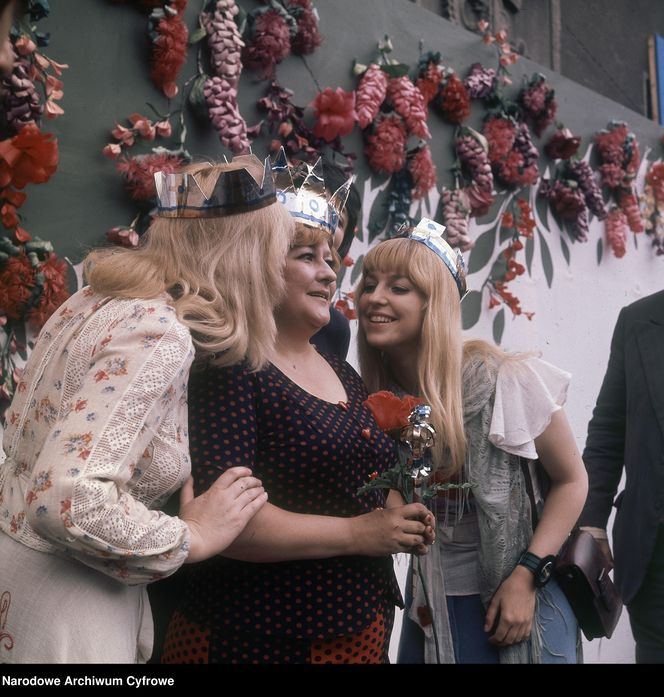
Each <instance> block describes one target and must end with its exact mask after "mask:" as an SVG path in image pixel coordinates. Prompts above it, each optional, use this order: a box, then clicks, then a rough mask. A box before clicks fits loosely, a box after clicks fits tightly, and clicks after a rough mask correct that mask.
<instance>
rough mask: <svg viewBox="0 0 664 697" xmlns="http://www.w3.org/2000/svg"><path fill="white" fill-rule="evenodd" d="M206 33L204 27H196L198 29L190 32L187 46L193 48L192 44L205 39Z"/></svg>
mask: <svg viewBox="0 0 664 697" xmlns="http://www.w3.org/2000/svg"><path fill="white" fill-rule="evenodd" d="M206 34H207V32H206V31H205V27H198V29H194V31H192V32H191V34H190V35H189V45H190V46H193V45H194V44H197V43H198V42H199V41H201V40H202V39H204V38H205V36H206Z"/></svg>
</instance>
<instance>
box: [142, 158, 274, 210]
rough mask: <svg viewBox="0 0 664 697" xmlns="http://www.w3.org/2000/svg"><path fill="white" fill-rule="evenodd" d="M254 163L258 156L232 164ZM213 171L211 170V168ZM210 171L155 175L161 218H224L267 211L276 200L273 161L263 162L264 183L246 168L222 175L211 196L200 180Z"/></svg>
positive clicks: (222, 173)
mask: <svg viewBox="0 0 664 697" xmlns="http://www.w3.org/2000/svg"><path fill="white" fill-rule="evenodd" d="M249 162H254V163H257V164H261V161H260V160H259V159H258V158H257V157H256V156H255V155H239V156H238V157H234V158H233V160H232V163H233V164H240V165H242V164H243V163H249ZM210 169H211V168H210ZM208 171H209V170H207V169H205V168H203V169H201V170H198V171H197V172H195V173H193V174H191V173H169V172H155V175H154V182H155V186H156V187H157V197H158V205H157V212H158V215H160V216H161V217H164V218H221V217H224V216H227V215H234V214H235V213H246V212H247V211H251V210H256V209H258V208H264V207H265V206H269V205H270V204H271V203H274V202H275V201H276V187H275V181H274V175H273V174H272V168H271V166H270V158H269V157H266V158H265V162H264V163H263V181H262V182H261V183H260V184H259V183H258V182H257V181H256V180H255V179H254V178H253V177H252V176H251V174H249V172H248V171H247V170H246V169H245V168H244V167H242V168H240V169H235V170H232V171H230V172H221V174H220V175H219V178H218V179H217V181H216V183H215V185H214V188H213V189H212V192H211V193H210V195H209V196H206V195H205V194H204V193H203V190H202V188H201V185H200V184H199V181H202V180H204V179H205V173H206V172H208Z"/></svg>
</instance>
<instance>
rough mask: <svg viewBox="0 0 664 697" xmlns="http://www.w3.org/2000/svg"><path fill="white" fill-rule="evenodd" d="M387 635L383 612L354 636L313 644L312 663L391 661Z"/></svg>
mask: <svg viewBox="0 0 664 697" xmlns="http://www.w3.org/2000/svg"><path fill="white" fill-rule="evenodd" d="M390 629H391V627H390ZM390 633H391V632H390ZM385 635H386V626H385V618H384V617H383V615H382V613H381V614H379V615H376V619H375V620H374V621H373V622H372V623H371V624H370V625H369V626H368V627H367V628H366V629H365V630H363V631H362V632H359V633H358V634H355V635H354V636H345V637H335V638H334V639H329V640H328V641H321V642H315V643H314V644H312V646H311V663H313V664H314V665H318V664H323V663H389V661H388V660H387V656H386V655H385V654H386V651H387V649H388V642H387V641H385V638H386V636H385Z"/></svg>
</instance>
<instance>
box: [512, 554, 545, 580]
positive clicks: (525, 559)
mask: <svg viewBox="0 0 664 697" xmlns="http://www.w3.org/2000/svg"><path fill="white" fill-rule="evenodd" d="M541 561H542V557H538V556H537V555H536V554H533V553H532V552H529V551H528V550H526V551H525V552H524V553H523V554H522V555H521V556H520V557H519V561H518V562H517V564H519V565H520V566H525V567H526V569H528V571H530V572H531V573H532V575H533V576H536V575H537V570H538V568H539V565H540V563H541Z"/></svg>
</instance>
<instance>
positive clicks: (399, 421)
mask: <svg viewBox="0 0 664 697" xmlns="http://www.w3.org/2000/svg"><path fill="white" fill-rule="evenodd" d="M423 403H424V402H423V400H422V399H420V398H419V397H412V396H411V395H406V396H405V397H403V398H401V399H400V398H399V397H397V396H396V395H395V394H394V392H390V391H389V390H381V391H380V392H374V393H373V394H370V395H369V397H368V398H367V399H365V400H364V402H362V404H363V405H364V406H365V407H367V408H368V409H370V410H371V413H372V414H373V416H374V419H376V423H377V424H378V427H379V428H380V429H381V430H382V431H395V430H397V429H401V428H404V427H405V426H407V425H408V416H409V415H410V412H411V411H413V409H414V408H415V407H416V406H417V405H418V404H423Z"/></svg>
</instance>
